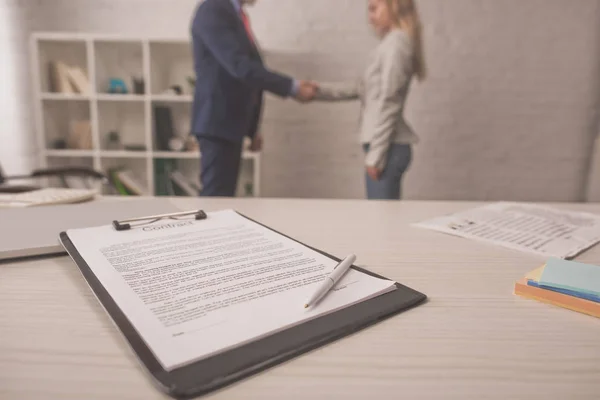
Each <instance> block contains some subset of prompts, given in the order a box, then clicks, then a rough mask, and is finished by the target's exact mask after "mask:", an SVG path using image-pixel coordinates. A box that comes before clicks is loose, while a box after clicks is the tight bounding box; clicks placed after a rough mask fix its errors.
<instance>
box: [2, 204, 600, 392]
mask: <svg viewBox="0 0 600 400" xmlns="http://www.w3.org/2000/svg"><path fill="white" fill-rule="evenodd" d="M172 201H173V202H174V203H175V205H176V206H177V207H178V208H181V209H195V208H203V209H205V210H207V211H211V210H218V209H226V208H234V209H236V210H238V211H240V212H243V213H245V214H246V215H248V216H249V217H252V218H256V219H258V220H259V221H261V222H263V223H266V224H268V225H270V226H272V227H273V228H275V229H278V230H281V231H282V232H285V233H287V234H289V235H291V236H293V237H295V238H297V239H299V240H301V241H304V242H306V243H307V244H310V245H314V246H316V247H319V248H322V249H324V250H326V251H328V252H330V253H332V254H335V255H337V256H339V257H344V256H345V255H346V254H348V253H352V252H353V253H355V254H356V255H357V257H358V259H357V264H359V265H366V266H368V268H369V269H371V270H372V271H374V272H376V273H379V274H381V275H384V276H387V277H388V278H390V279H393V280H396V281H398V282H400V283H402V284H404V285H407V286H410V287H412V288H414V289H416V290H419V291H421V292H423V293H425V294H427V295H428V297H429V300H428V302H427V303H425V304H424V305H421V306H419V307H417V308H415V309H412V310H410V311H407V312H405V313H402V314H399V315H397V316H395V317H393V318H391V319H389V320H386V321H384V322H382V323H379V324H377V325H375V326H373V327H371V328H368V329H366V330H363V331H361V332H359V333H357V334H355V335H352V336H350V337H347V338H344V339H342V340H340V341H337V342H335V343H333V344H330V345H327V346H325V347H322V348H320V349H318V350H316V351H313V352H311V353H308V354H306V355H303V356H301V357H298V358H296V359H294V360H291V361H289V362H287V363H284V364H281V365H279V366H277V367H274V368H272V369H270V370H268V371H265V372H263V373H260V374H258V375H255V376H253V377H251V378H248V379H246V380H244V381H242V382H240V383H237V384H234V385H232V386H229V387H227V388H225V389H222V390H220V391H218V392H215V393H213V394H211V395H208V396H205V397H204V398H209V399H242V398H243V399H260V400H265V399H276V400H281V399H284V398H310V399H337V398H346V399H348V398H352V399H365V398H369V397H372V396H382V397H381V398H384V397H383V396H386V397H387V398H400V397H401V398H405V399H441V398H443V399H472V398H477V399H483V398H492V399H518V398H522V399H525V398H526V399H528V400H532V399H544V400H547V399H554V398H556V399H559V398H560V399H563V398H565V399H567V398H568V399H598V396H600V319H597V318H593V317H589V316H586V315H583V314H579V313H576V312H572V311H569V310H565V309H562V308H558V307H554V306H550V305H546V304H542V303H539V302H536V301H533V300H527V299H522V298H520V297H517V296H515V295H513V293H512V291H513V285H514V282H515V281H516V280H518V279H520V278H521V277H522V276H523V275H524V274H525V273H527V272H529V271H530V270H532V269H534V268H535V267H537V266H539V265H540V264H541V263H542V262H543V261H544V260H543V259H541V258H539V257H537V256H532V255H528V254H525V253H520V252H516V251H512V250H508V249H503V248H501V247H497V246H493V245H487V244H482V243H477V242H474V241H470V240H466V239H462V238H458V237H454V236H450V235H445V234H440V233H437V232H433V231H429V230H425V229H420V228H416V227H413V226H410V224H411V223H413V222H419V221H421V220H424V219H427V218H430V217H434V216H438V215H441V214H446V213H450V212H455V211H459V210H463V209H467V208H470V207H474V206H477V205H479V204H480V203H462V202H460V203H457V202H410V201H404V202H367V201H353V200H280V199H191V198H179V199H173V200H172ZM553 206H556V207H560V208H567V209H572V210H582V211H591V212H598V213H600V204H568V205H567V204H557V205H553ZM578 260H581V261H584V262H592V263H594V262H595V263H600V246H597V247H594V248H592V249H590V250H588V251H587V252H585V253H584V254H583V255H581V256H580V257H578ZM164 398H168V397H167V396H166V395H164V394H162V393H161V392H159V391H158V390H157V389H156V388H155V387H154V386H153V384H152V383H151V380H150V379H149V378H148V376H147V375H146V373H145V371H144V370H143V369H142V367H141V366H140V365H139V364H138V362H137V359H136V357H135V356H134V355H133V353H132V352H131V351H130V349H129V347H128V346H127V345H126V343H125V341H124V339H123V338H122V337H121V335H120V334H119V333H118V331H117V330H116V328H115V327H114V325H113V324H112V322H111V320H110V319H109V317H108V316H107V314H106V313H105V312H104V310H103V309H102V307H101V306H100V304H99V303H98V301H97V300H96V298H95V297H94V295H93V294H92V292H91V291H90V290H89V288H88V286H87V285H86V283H85V281H84V279H83V278H82V277H81V275H80V273H79V272H78V269H77V268H76V266H75V265H74V263H73V262H72V261H71V260H70V259H69V258H67V257H58V258H45V259H38V260H29V261H21V262H18V263H5V264H0V399H2V400H8V399H19V400H26V399H44V400H47V399H61V400H68V399H73V400H75V399H76V400H81V399H86V400H87V399H111V400H113V399H144V400H148V399H164Z"/></svg>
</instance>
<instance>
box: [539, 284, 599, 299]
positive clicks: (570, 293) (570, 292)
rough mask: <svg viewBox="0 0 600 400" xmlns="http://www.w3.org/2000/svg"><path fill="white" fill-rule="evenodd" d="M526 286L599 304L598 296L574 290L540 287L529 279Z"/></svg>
mask: <svg viewBox="0 0 600 400" xmlns="http://www.w3.org/2000/svg"><path fill="white" fill-rule="evenodd" d="M527 286H533V287H537V288H540V289H546V290H551V291H553V292H557V293H561V294H566V295H567V296H573V297H578V298H580V299H584V300H589V301H593V302H595V303H600V296H596V295H593V294H588V293H581V292H578V291H575V290H567V289H560V288H555V287H551V286H544V285H540V284H539V283H538V282H536V281H533V280H531V279H530V280H528V281H527Z"/></svg>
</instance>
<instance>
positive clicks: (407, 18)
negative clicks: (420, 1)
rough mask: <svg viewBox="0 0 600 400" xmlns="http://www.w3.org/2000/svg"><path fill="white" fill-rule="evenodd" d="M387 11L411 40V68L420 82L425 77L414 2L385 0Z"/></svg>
mask: <svg viewBox="0 0 600 400" xmlns="http://www.w3.org/2000/svg"><path fill="white" fill-rule="evenodd" d="M386 3H387V6H388V9H389V10H390V12H392V13H394V14H395V19H396V23H397V24H398V26H399V27H400V29H402V30H403V31H405V32H407V33H408V35H409V36H410V37H411V38H412V40H413V45H414V50H415V53H414V58H413V67H414V71H415V75H416V76H417V78H419V80H420V81H422V80H424V79H425V77H426V76H427V68H426V66H425V55H424V49H423V37H422V33H421V20H420V18H419V13H418V12H417V7H416V6H415V2H414V0H386Z"/></svg>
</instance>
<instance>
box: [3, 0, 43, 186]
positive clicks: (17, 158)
mask: <svg viewBox="0 0 600 400" xmlns="http://www.w3.org/2000/svg"><path fill="white" fill-rule="evenodd" d="M19 11H20V10H19V1H18V0H0V54H1V55H2V56H1V58H2V61H1V62H0V84H1V85H2V89H1V90H0V121H1V122H0V164H2V167H3V169H4V172H5V173H6V174H7V175H13V174H20V173H25V172H29V171H30V170H31V169H32V168H33V167H34V166H35V149H36V145H35V137H34V135H33V131H32V129H31V123H33V121H34V113H33V110H30V111H28V112H26V110H25V104H26V100H28V98H29V91H30V90H31V87H30V86H29V85H28V82H29V80H28V77H29V71H30V69H29V68H28V63H27V59H28V51H29V46H28V41H27V38H26V37H25V32H26V29H25V28H24V27H23V23H24V21H21V15H20V12H19ZM24 85H26V86H24ZM29 121H31V122H29Z"/></svg>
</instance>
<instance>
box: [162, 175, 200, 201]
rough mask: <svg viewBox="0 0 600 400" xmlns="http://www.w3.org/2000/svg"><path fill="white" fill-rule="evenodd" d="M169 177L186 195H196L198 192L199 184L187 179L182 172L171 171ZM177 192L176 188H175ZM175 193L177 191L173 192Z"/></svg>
mask: <svg viewBox="0 0 600 400" xmlns="http://www.w3.org/2000/svg"><path fill="white" fill-rule="evenodd" d="M169 177H170V178H171V180H172V181H173V183H174V184H175V186H176V187H177V188H179V190H180V191H181V192H183V194H184V195H186V196H192V197H194V196H198V195H199V194H200V190H201V188H200V185H198V184H197V183H196V182H194V181H192V180H191V179H188V178H187V177H186V176H185V175H184V174H182V173H181V172H180V171H172V172H171V173H170V174H169ZM175 191H176V192H177V190H175ZM175 194H177V193H175Z"/></svg>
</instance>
